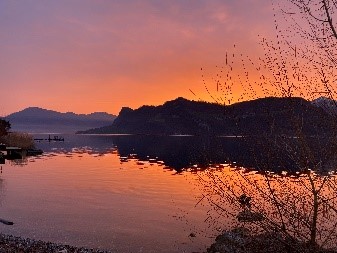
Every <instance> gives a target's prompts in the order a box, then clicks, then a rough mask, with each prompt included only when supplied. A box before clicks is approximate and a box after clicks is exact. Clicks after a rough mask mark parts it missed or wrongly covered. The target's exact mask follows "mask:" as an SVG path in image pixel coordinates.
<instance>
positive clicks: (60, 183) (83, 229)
mask: <svg viewBox="0 0 337 253" xmlns="http://www.w3.org/2000/svg"><path fill="white" fill-rule="evenodd" d="M36 137H37V138H47V137H48V135H47V136H46V135H36ZM63 137H64V138H65V141H64V142H50V143H49V142H46V141H41V142H38V143H37V148H41V149H43V150H44V154H43V155H42V156H37V157H29V158H26V159H23V160H14V161H6V164H4V165H2V169H1V175H0V213H1V216H0V217H1V218H4V219H7V220H11V221H13V222H14V223H15V224H14V226H5V225H2V224H1V225H0V227H1V232H2V233H6V234H12V235H15V236H22V237H29V238H34V239H38V240H46V241H53V242H57V243H62V244H70V245H75V246H84V247H89V248H100V249H108V250H112V251H114V252H203V251H205V249H206V247H207V246H209V245H210V244H211V243H212V242H213V241H214V237H215V236H216V235H217V234H218V233H219V231H220V230H222V229H227V228H229V227H230V226H231V225H232V224H233V222H235V219H233V217H228V216H227V217H226V216H221V215H218V216H215V215H214V212H212V210H213V209H214V207H211V206H209V205H208V204H207V202H202V203H199V200H200V198H201V196H202V195H203V194H204V192H205V188H203V187H202V186H201V185H202V184H201V185H200V177H199V176H198V175H199V174H198V173H197V172H198V171H203V170H205V169H207V168H208V169H209V168H213V169H214V170H215V171H220V170H225V171H227V172H226V173H227V174H226V177H228V175H230V177H228V179H229V182H228V184H230V183H232V182H239V180H240V179H239V177H238V176H237V174H235V173H234V172H235V171H236V170H237V169H238V168H245V169H246V170H248V171H251V170H252V169H254V168H256V167H259V168H261V167H262V166H263V165H264V164H267V165H268V167H269V168H271V167H272V168H274V169H275V171H282V170H283V167H287V168H288V169H290V171H291V169H294V170H296V168H295V167H294V166H295V165H294V164H289V162H285V163H284V162H281V160H282V161H284V160H285V159H282V154H281V153H278V155H277V156H275V155H274V156H273V159H272V162H271V160H268V163H266V160H264V163H263V164H262V163H261V164H260V163H259V161H261V157H262V156H264V157H266V154H265V153H263V152H262V151H263V150H262V148H261V147H260V146H259V142H257V141H256V140H247V139H246V138H240V137H228V136H227V137H214V138H210V137H192V136H166V137H164V136H128V135H124V136H113V135H106V136H98V135H97V136H95V135H92V136H90V135H64V136H63ZM315 145H316V144H315ZM275 152H278V151H277V150H276V151H275ZM288 160H289V159H288ZM288 160H287V161H288ZM330 163H331V161H329V164H330ZM332 164H335V163H332ZM282 166H283V167H282ZM232 172H233V173H234V174H233V173H232ZM253 177H254V180H255V181H256V180H260V178H261V175H259V174H254V176H253ZM289 178H290V177H289ZM290 179H291V178H290ZM206 187H207V186H206ZM233 187H235V186H233ZM222 205H223V208H225V209H226V210H227V211H229V212H230V211H231V210H232V207H231V206H230V205H229V204H227V203H226V202H224V203H222ZM233 210H234V209H233ZM213 211H214V210H213ZM236 211H237V209H236ZM233 212H234V211H233ZM215 213H216V212H215ZM209 216H212V218H213V220H212V222H210V220H209ZM214 221H215V222H214ZM191 235H192V236H191Z"/></svg>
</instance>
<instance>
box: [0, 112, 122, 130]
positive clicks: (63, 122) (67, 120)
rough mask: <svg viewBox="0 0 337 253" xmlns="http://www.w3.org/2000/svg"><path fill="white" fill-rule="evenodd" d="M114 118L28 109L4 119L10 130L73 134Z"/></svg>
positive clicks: (103, 124)
mask: <svg viewBox="0 0 337 253" xmlns="http://www.w3.org/2000/svg"><path fill="white" fill-rule="evenodd" d="M115 118H116V116H115V115H111V114H108V113H105V112H95V113H91V114H75V113H73V112H67V113H61V112H56V111H52V110H46V109H42V108H39V107H28V108H26V109H24V110H22V111H19V112H15V113H12V114H10V115H8V116H6V117H5V119H6V120H8V121H9V122H10V123H11V126H12V129H11V130H13V131H24V132H31V133H41V132H45V133H46V132H54V133H75V132H76V131H78V130H85V129H88V128H94V127H101V126H105V125H109V124H111V123H112V122H113V121H114V119H115Z"/></svg>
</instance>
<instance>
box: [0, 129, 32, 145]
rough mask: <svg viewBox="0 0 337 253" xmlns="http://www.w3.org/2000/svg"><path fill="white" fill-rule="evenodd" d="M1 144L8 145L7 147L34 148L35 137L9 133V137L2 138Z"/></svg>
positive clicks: (0, 138)
mask: <svg viewBox="0 0 337 253" xmlns="http://www.w3.org/2000/svg"><path fill="white" fill-rule="evenodd" d="M0 142H2V143H4V144H6V145H7V146H12V147H19V148H23V149H28V148H34V139H33V136H32V135H30V134H27V133H18V132H13V133H8V134H7V135H5V136H2V137H0Z"/></svg>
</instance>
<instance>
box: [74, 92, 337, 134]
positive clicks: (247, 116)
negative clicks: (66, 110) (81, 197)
mask: <svg viewBox="0 0 337 253" xmlns="http://www.w3.org/2000/svg"><path fill="white" fill-rule="evenodd" d="M334 125H335V121H334V118H333V117H332V115H330V114H329V113H327V112H326V111H325V110H323V109H322V108H320V107H317V106H315V105H313V104H312V103H311V102H309V101H307V100H305V99H303V98H275V97H268V98H261V99H256V100H252V101H246V102H241V103H236V104H233V105H229V106H223V105H219V104H215V103H207V102H200V101H189V100H187V99H184V98H177V99H175V100H173V101H168V102H166V103H164V104H163V105H160V106H142V107H140V108H139V109H136V110H133V109H130V108H127V107H124V108H122V110H121V112H120V113H119V116H118V117H117V118H116V120H115V121H114V122H113V124H111V125H109V126H106V127H101V128H96V129H90V130H87V131H80V132H78V133H84V134H108V133H114V134H156V135H174V134H191V135H261V134H263V135H275V134H276V135H296V134H299V133H301V134H306V135H321V134H324V133H327V134H329V133H331V132H332V131H334Z"/></svg>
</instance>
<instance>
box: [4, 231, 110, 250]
mask: <svg viewBox="0 0 337 253" xmlns="http://www.w3.org/2000/svg"><path fill="white" fill-rule="evenodd" d="M0 253H112V252H111V251H104V250H99V249H87V248H77V247H73V246H69V245H62V244H56V243H51V242H44V241H39V240H33V239H28V238H21V237H16V236H11V235H4V234H0Z"/></svg>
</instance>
